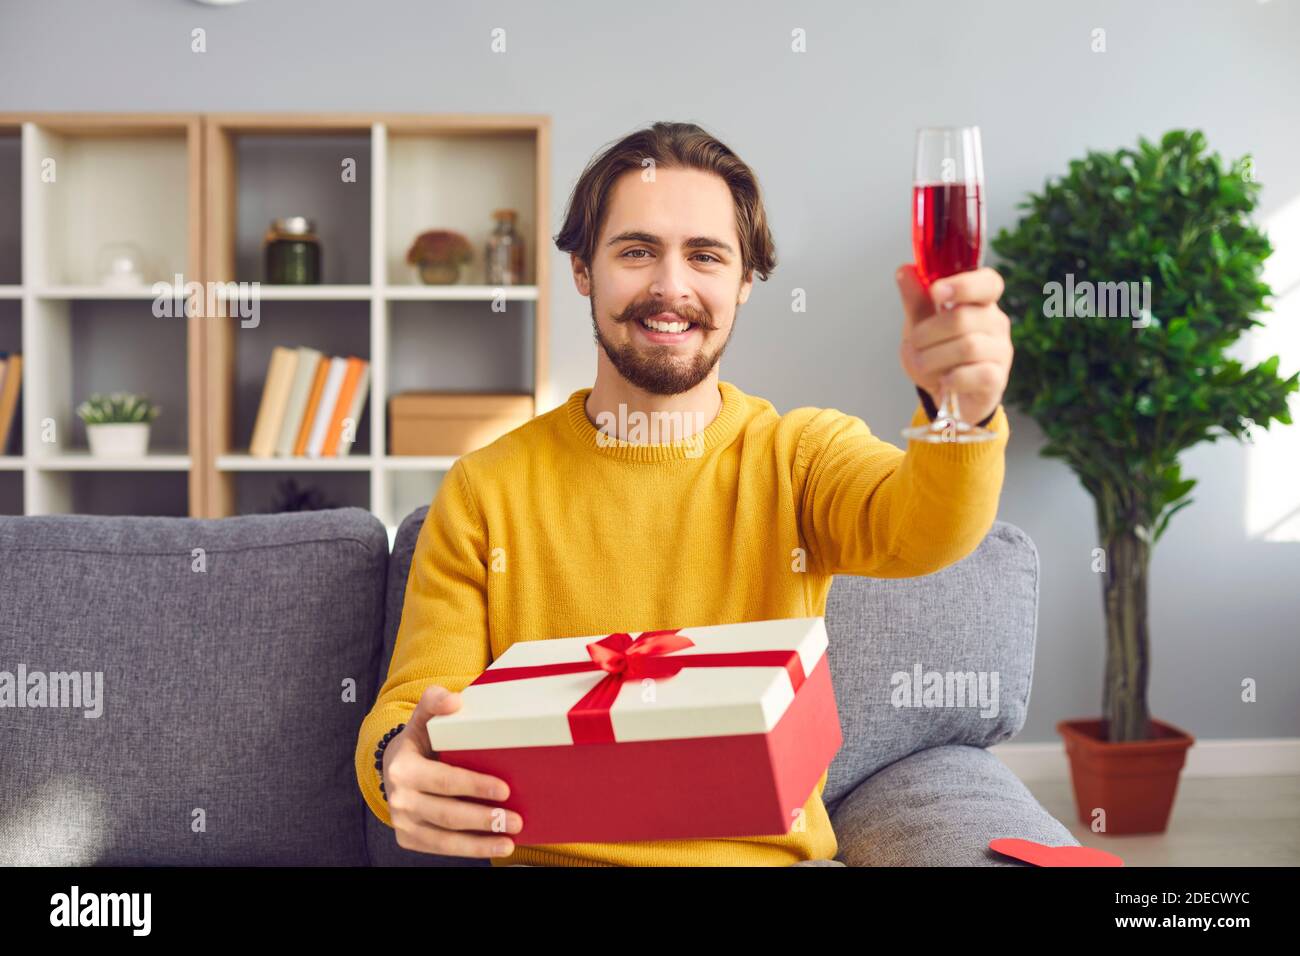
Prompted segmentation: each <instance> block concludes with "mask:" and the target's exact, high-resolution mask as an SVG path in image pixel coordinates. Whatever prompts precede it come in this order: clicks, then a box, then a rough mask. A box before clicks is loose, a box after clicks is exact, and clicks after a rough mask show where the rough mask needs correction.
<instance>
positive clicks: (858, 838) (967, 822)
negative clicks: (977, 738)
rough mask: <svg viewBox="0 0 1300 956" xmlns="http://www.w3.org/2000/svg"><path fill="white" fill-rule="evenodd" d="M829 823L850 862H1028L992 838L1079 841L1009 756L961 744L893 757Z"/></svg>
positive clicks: (1072, 843) (840, 856)
mask: <svg viewBox="0 0 1300 956" xmlns="http://www.w3.org/2000/svg"><path fill="white" fill-rule="evenodd" d="M831 826H832V827H833V828H834V829H835V839H836V842H837V843H838V844H839V853H838V854H837V855H836V859H838V860H842V861H843V862H844V863H846V864H848V865H849V866H1029V864H1027V863H1021V862H1019V861H1017V860H1013V859H1011V858H1010V857H1006V856H1003V855H1002V854H1000V853H998V852H996V851H994V850H991V849H989V841H990V840H994V839H997V838H999V837H1018V838H1020V839H1023V840H1034V841H1036V842H1038V843H1044V844H1047V845H1048V846H1078V845H1079V841H1078V840H1076V839H1075V838H1074V835H1073V834H1072V833H1070V831H1069V829H1068V828H1067V827H1066V826H1065V825H1064V824H1063V823H1061V822H1060V821H1059V820H1057V819H1056V818H1054V817H1053V816H1052V815H1051V814H1049V813H1048V812H1047V811H1046V810H1044V809H1043V808H1042V806H1041V805H1040V804H1039V803H1038V801H1037V800H1035V799H1034V795H1033V794H1032V793H1030V792H1029V789H1028V788H1027V787H1026V786H1025V785H1024V784H1023V783H1021V782H1020V779H1019V778H1018V777H1017V776H1016V775H1015V774H1014V773H1012V772H1011V770H1010V769H1009V768H1008V767H1007V766H1006V764H1004V763H1003V762H1002V761H1001V760H999V759H998V758H997V757H995V756H994V755H993V754H991V753H989V752H988V751H987V750H984V749H983V748H982V747H970V746H966V745H964V744H947V745H945V746H942V747H931V748H928V749H926V750H921V751H919V752H917V753H914V754H911V755H909V756H907V757H904V758H903V759H902V760H899V761H897V762H895V763H891V764H890V765H889V766H888V767H885V768H884V769H883V770H881V771H879V772H877V773H876V774H875V775H874V776H872V777H871V779H869V780H867V781H866V782H864V783H863V784H862V785H861V786H860V787H858V788H857V789H856V790H854V791H853V792H852V793H850V794H849V795H848V796H846V797H845V798H844V799H843V800H842V801H841V802H840V803H839V805H838V807H837V808H836V810H835V812H834V813H833V814H832V815H831Z"/></svg>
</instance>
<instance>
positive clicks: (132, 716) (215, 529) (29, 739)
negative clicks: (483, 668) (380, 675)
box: [0, 508, 388, 865]
mask: <svg viewBox="0 0 1300 956" xmlns="http://www.w3.org/2000/svg"><path fill="white" fill-rule="evenodd" d="M195 548H202V549H204V554H203V560H204V561H205V562H206V570H205V571H202V572H199V571H196V570H193V567H194V562H195V560H196V558H195V555H194V553H193V551H192V549H195ZM387 560H388V539H387V535H386V533H385V531H384V528H383V525H382V524H381V523H380V522H379V521H378V520H377V519H376V518H375V517H374V516H373V515H371V514H370V513H369V512H367V511H364V510H361V509H359V508H343V509H336V510H330V511H319V512H307V513H300V514H281V515H258V516H248V517H238V518H225V519H221V520H219V521H202V520H195V519H189V518H145V517H86V516H78V515H64V516H51V517H26V518H0V596H2V597H0V654H2V655H3V656H2V657H0V670H4V671H8V672H10V673H13V672H14V671H15V670H16V668H17V667H18V666H19V665H20V664H21V665H24V666H25V667H26V669H27V670H28V671H29V672H33V671H40V672H50V671H63V672H67V671H74V670H75V671H81V672H91V673H93V672H100V673H102V675H103V699H102V708H103V709H102V714H101V715H100V716H99V717H96V718H86V717H84V716H83V711H82V710H79V709H70V708H52V707H46V708H33V709H28V708H23V709H15V708H11V707H3V708H0V739H2V740H3V741H4V746H3V747H0V779H3V780H4V788H5V803H4V806H3V808H0V864H6V865H9V864H106V865H176V864H180V865H184V864H209V865H211V864H218V865H236V864H252V865H262V864H281V863H283V864H290V863H292V864H307V865H335V864H354V865H364V864H365V863H366V862H367V857H366V852H365V844H364V833H365V830H364V826H363V822H362V821H363V816H368V815H369V810H368V809H366V808H365V806H364V804H363V803H362V801H361V796H360V793H359V791H358V790H357V784H356V772H355V769H354V765H353V755H354V750H355V746H356V740H357V732H358V729H359V727H360V724H361V720H362V718H363V717H364V716H365V714H366V713H367V711H368V710H369V709H370V706H371V705H372V703H373V695H374V687H375V681H376V674H377V667H378V650H379V648H378V635H379V633H380V626H381V621H382V614H383V598H382V596H383V593H384V592H383V585H384V582H385V576H386V573H387ZM345 680H352V681H355V685H356V688H357V691H356V698H357V699H356V701H355V702H352V703H349V702H345V701H344V699H343V686H344V681H345ZM196 810H201V811H202V812H203V815H204V819H203V822H204V823H205V826H206V830H205V831H204V832H195V829H194V826H195V821H196V820H197V819H198V817H197V816H196V814H195V811H196Z"/></svg>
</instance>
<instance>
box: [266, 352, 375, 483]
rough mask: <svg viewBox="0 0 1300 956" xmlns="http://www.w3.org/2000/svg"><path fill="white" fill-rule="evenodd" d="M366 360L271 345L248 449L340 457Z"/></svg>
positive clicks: (365, 381) (364, 381)
mask: <svg viewBox="0 0 1300 956" xmlns="http://www.w3.org/2000/svg"><path fill="white" fill-rule="evenodd" d="M369 385H370V363H369V362H368V361H366V360H365V359H362V358H358V357H357V356H355V355H350V356H347V357H342V356H328V355H324V354H322V353H321V352H319V351H317V350H316V349H313V348H309V347H307V346H299V347H297V348H290V347H287V346H282V345H277V346H275V347H274V348H273V349H272V350H271V358H270V361H269V363H268V365H267V371H266V381H265V382H264V383H263V385H262V400H261V403H260V404H259V406H258V409H257V417H256V419H255V421H254V424H253V437H252V440H251V441H250V442H249V447H248V453H249V454H250V455H252V456H253V457H255V458H272V457H280V458H292V457H309V458H341V457H343V456H344V455H347V454H348V453H349V452H350V451H351V450H352V445H353V444H354V443H355V441H356V433H357V431H358V430H359V428H360V422H361V412H362V410H363V409H364V408H365V404H366V396H367V394H368V392H369Z"/></svg>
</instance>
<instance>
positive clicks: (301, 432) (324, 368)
mask: <svg viewBox="0 0 1300 956" xmlns="http://www.w3.org/2000/svg"><path fill="white" fill-rule="evenodd" d="M329 370H330V363H329V361H328V360H323V361H321V363H320V364H319V365H318V366H317V368H316V378H315V379H314V380H313V381H312V383H311V392H310V393H308V397H307V407H306V409H305V410H304V411H303V413H302V427H301V428H299V429H298V440H297V441H296V442H294V443H293V453H294V454H295V455H305V454H307V441H308V439H310V438H311V424H312V422H314V421H315V420H316V406H318V405H319V404H320V396H321V393H322V392H323V391H325V376H327V375H328V374H329Z"/></svg>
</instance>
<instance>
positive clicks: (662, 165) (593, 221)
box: [555, 122, 776, 282]
mask: <svg viewBox="0 0 1300 956" xmlns="http://www.w3.org/2000/svg"><path fill="white" fill-rule="evenodd" d="M646 159H652V160H654V167H655V168H656V169H699V170H703V171H704V172H709V173H715V174H716V175H718V176H721V177H722V179H723V181H724V182H726V184H727V187H728V188H729V189H730V190H731V198H732V202H733V203H734V204H735V207H736V232H737V233H738V234H739V235H740V261H741V266H742V281H743V280H747V279H749V278H750V276H751V275H752V274H753V273H754V272H757V273H758V275H759V277H760V278H761V279H762V280H763V281H764V282H766V281H767V277H768V274H769V273H770V272H772V270H773V269H775V268H776V247H775V245H774V244H773V242H772V233H771V231H770V230H769V229H768V226H767V213H766V212H765V211H764V209H763V198H762V194H761V192H760V191H759V187H758V179H757V177H755V176H754V171H753V170H751V169H750V168H749V166H747V165H746V164H745V162H744V161H743V160H742V159H741V158H740V157H739V156H737V155H736V154H735V153H733V152H732V151H731V150H730V149H729V148H728V147H727V146H726V145H725V144H724V143H722V142H720V141H719V140H717V139H716V138H714V137H713V136H712V135H710V134H709V133H707V132H705V131H704V130H703V129H701V128H700V127H698V126H696V125H695V124H694V123H664V122H659V123H655V124H654V125H653V126H649V127H647V128H645V129H640V130H637V131H636V132H635V133H629V134H628V135H627V136H624V137H623V138H622V139H621V140H619V141H618V142H617V143H615V144H614V145H612V146H610V147H609V148H607V149H606V150H605V151H604V152H603V153H601V154H600V155H598V156H596V157H595V158H594V159H592V160H591V162H589V163H588V164H587V168H586V169H584V170H583V172H582V175H581V176H579V177H578V182H577V184H576V185H575V186H574V187H573V194H572V195H571V196H570V197H569V208H568V211H567V212H566V213H565V216H564V227H563V228H562V229H561V230H560V234H559V235H558V236H555V245H556V246H557V247H559V249H560V251H561V252H568V253H576V254H577V255H578V257H579V258H580V259H581V260H582V261H583V262H585V263H586V264H587V266H588V267H590V266H591V262H592V259H593V257H594V256H595V251H596V249H595V247H596V242H597V240H598V239H599V238H600V229H601V227H602V226H603V225H604V219H605V203H606V201H607V199H608V197H609V192H610V190H611V189H613V187H614V183H615V181H617V179H618V177H619V176H621V175H622V174H623V173H625V172H627V171H628V170H629V169H638V170H639V169H642V168H644V160H646Z"/></svg>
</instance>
